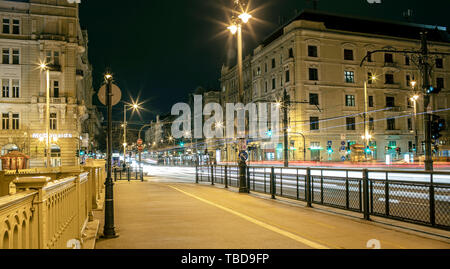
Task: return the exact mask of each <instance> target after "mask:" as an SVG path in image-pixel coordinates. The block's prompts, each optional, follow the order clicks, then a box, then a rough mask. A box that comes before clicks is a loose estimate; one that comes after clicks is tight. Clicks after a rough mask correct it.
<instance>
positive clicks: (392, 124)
mask: <svg viewBox="0 0 450 269" xmlns="http://www.w3.org/2000/svg"><path fill="white" fill-rule="evenodd" d="M387 129H388V130H389V131H394V130H395V119H387Z"/></svg>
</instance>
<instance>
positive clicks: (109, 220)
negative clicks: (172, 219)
mask: <svg viewBox="0 0 450 269" xmlns="http://www.w3.org/2000/svg"><path fill="white" fill-rule="evenodd" d="M106 83H107V84H106V106H107V108H108V135H107V137H108V147H107V156H106V159H107V167H108V169H107V176H106V182H105V187H106V188H105V227H104V231H103V237H104V238H107V239H111V238H116V237H118V235H117V234H116V232H115V228H114V183H113V180H112V76H111V75H107V76H106Z"/></svg>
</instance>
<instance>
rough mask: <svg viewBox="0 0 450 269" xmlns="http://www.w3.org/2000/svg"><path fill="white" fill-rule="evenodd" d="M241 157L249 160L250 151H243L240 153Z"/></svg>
mask: <svg viewBox="0 0 450 269" xmlns="http://www.w3.org/2000/svg"><path fill="white" fill-rule="evenodd" d="M239 159H241V160H243V161H244V162H246V161H247V160H248V153H247V152H246V151H241V152H240V153H239Z"/></svg>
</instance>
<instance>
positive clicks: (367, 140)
mask: <svg viewBox="0 0 450 269" xmlns="http://www.w3.org/2000/svg"><path fill="white" fill-rule="evenodd" d="M376 79H377V77H376V76H371V77H370V81H372V82H373V81H376ZM367 84H368V79H365V80H364V135H363V136H362V139H364V154H365V157H366V160H367V147H368V146H369V145H370V139H372V136H371V135H370V134H369V124H368V123H367V115H368V113H369V94H368V91H367Z"/></svg>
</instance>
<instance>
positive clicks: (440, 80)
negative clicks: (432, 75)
mask: <svg viewBox="0 0 450 269" xmlns="http://www.w3.org/2000/svg"><path fill="white" fill-rule="evenodd" d="M436 88H437V89H443V88H444V78H436Z"/></svg>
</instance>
